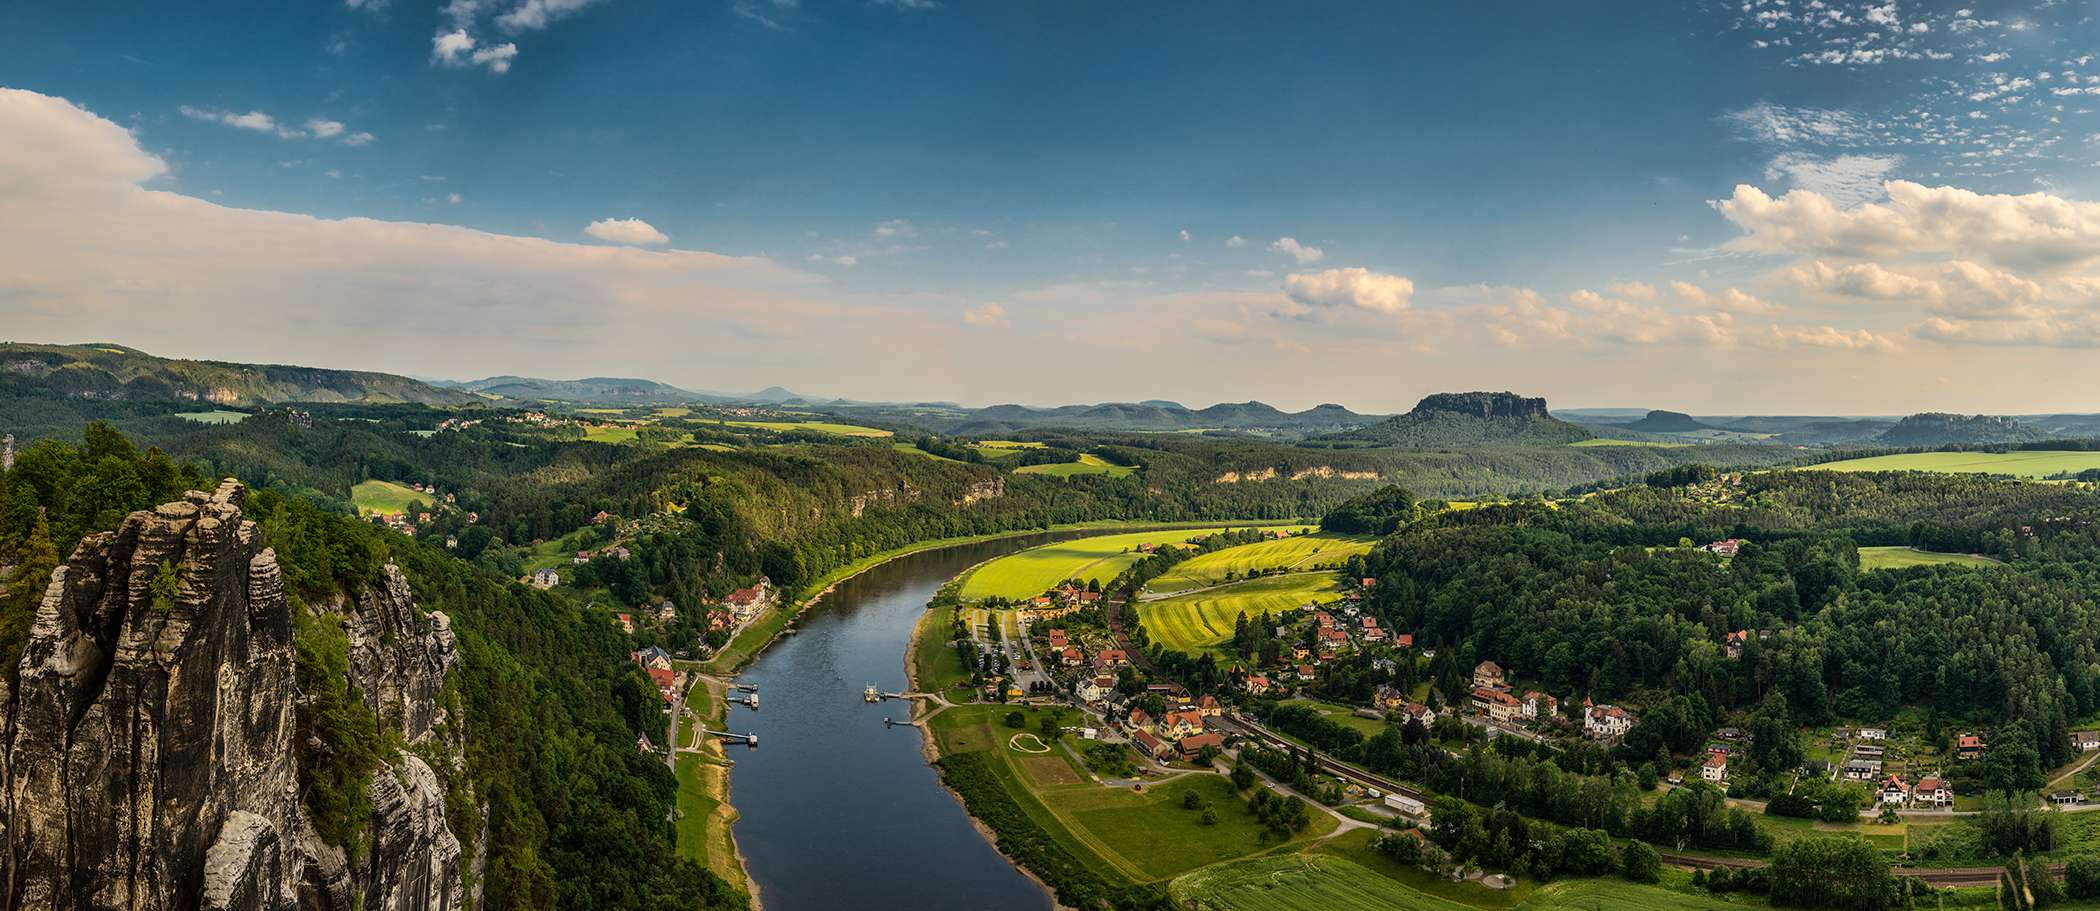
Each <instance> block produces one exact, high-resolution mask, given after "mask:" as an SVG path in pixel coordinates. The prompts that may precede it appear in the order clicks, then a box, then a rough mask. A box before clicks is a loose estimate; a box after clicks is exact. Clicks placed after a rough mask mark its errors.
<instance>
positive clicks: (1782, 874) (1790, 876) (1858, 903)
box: [1769, 837, 1896, 911]
mask: <svg viewBox="0 0 2100 911" xmlns="http://www.w3.org/2000/svg"><path fill="white" fill-rule="evenodd" d="M1769 869H1770V871H1771V874H1770V875H1771V895H1772V904H1774V905H1792V906H1796V907H1803V908H1856V909H1861V911H1876V909H1881V908H1886V907H1888V906H1889V904H1890V903H1891V902H1893V901H1894V900H1895V895H1896V880H1895V877H1893V876H1890V875H1889V864H1888V861H1887V860H1886V859H1884V858H1883V857H1882V856H1881V853H1880V852H1879V851H1877V850H1875V849H1874V847H1873V846H1872V845H1870V844H1868V843H1867V842H1866V841H1865V840H1863V839H1857V838H1827V837H1816V838H1803V839H1800V840H1798V841H1792V842H1788V843H1786V844H1784V845H1781V846H1780V847H1779V848H1778V849H1777V850H1775V851H1773V852H1772V864H1771V866H1770V868H1769Z"/></svg>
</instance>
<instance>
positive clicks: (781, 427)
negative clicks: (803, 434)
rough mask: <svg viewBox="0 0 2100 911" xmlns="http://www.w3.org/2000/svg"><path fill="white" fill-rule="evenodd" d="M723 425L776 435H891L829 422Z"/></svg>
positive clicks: (856, 425)
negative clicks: (751, 428) (800, 433)
mask: <svg viewBox="0 0 2100 911" xmlns="http://www.w3.org/2000/svg"><path fill="white" fill-rule="evenodd" d="M722 423H724V424H727V425H729V426H731V427H755V428H757V429H759V430H771V431H773V432H775V433H790V432H793V431H797V430H807V431H811V432H814V433H831V434H837V435H839V436H845V437H886V436H890V435H891V433H890V432H889V431H887V430H877V429H875V428H873V427H862V426H860V425H858V424H833V423H830V422H827V421H723V422H722Z"/></svg>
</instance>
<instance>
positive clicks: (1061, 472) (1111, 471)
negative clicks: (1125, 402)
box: [1014, 452, 1137, 478]
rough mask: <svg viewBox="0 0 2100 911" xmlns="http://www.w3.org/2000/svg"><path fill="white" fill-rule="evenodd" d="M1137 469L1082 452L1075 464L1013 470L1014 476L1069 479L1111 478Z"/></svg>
mask: <svg viewBox="0 0 2100 911" xmlns="http://www.w3.org/2000/svg"><path fill="white" fill-rule="evenodd" d="M1136 472H1137V469H1135V468H1132V467H1130V466H1128V465H1117V464H1115V463H1114V462H1110V461H1108V460H1107V459H1103V458H1102V457H1100V456H1097V455H1094V454H1092V453H1085V452H1082V453H1080V454H1079V461H1077V462H1055V463H1051V464H1048V465H1023V466H1021V467H1019V468H1016V469H1014V474H1040V475H1048V476H1050V477H1053V478H1069V477H1074V476H1076V475H1083V474H1101V475H1107V476H1109V477H1111V478H1121V477H1126V476H1128V475H1131V474H1135V473H1136Z"/></svg>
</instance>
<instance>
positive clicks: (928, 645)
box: [911, 609, 970, 699]
mask: <svg viewBox="0 0 2100 911" xmlns="http://www.w3.org/2000/svg"><path fill="white" fill-rule="evenodd" d="M949 618H950V613H949V612H948V611H947V610H945V609H944V610H930V611H927V612H926V613H925V614H924V615H922V616H920V617H919V623H918V626H916V627H914V628H913V629H912V634H911V660H912V667H911V674H912V685H913V687H914V688H916V689H918V690H919V691H921V692H927V693H940V692H948V691H949V690H951V689H952V688H954V687H956V686H961V685H966V684H968V683H969V682H970V670H969V668H966V667H963V663H962V659H961V658H959V657H956V654H955V650H954V649H952V648H949V647H948V623H949ZM956 695H958V694H954V693H950V698H951V699H953V698H955V696H956ZM964 698H966V699H967V698H968V697H967V696H964Z"/></svg>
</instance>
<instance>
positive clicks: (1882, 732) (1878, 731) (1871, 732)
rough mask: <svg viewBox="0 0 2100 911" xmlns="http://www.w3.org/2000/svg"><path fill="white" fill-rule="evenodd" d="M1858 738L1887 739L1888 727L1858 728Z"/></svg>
mask: <svg viewBox="0 0 2100 911" xmlns="http://www.w3.org/2000/svg"><path fill="white" fill-rule="evenodd" d="M1859 739H1861V740H1887V739H1889V729H1888V728H1860V729H1859Z"/></svg>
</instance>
